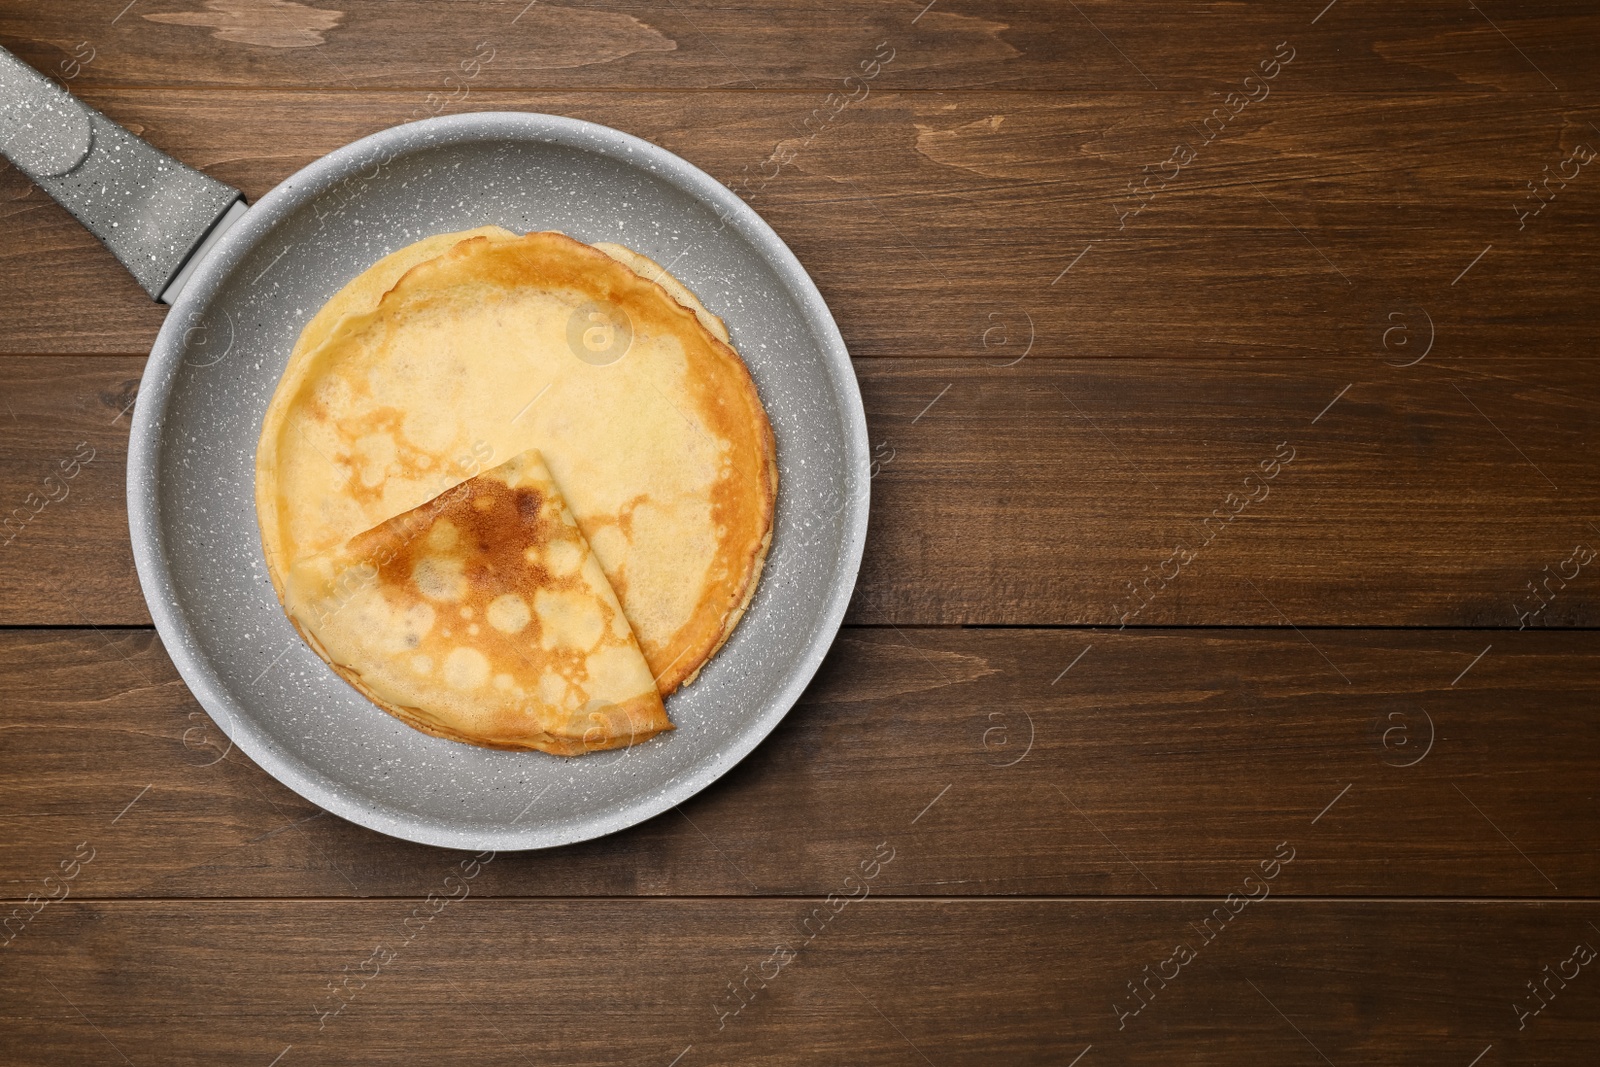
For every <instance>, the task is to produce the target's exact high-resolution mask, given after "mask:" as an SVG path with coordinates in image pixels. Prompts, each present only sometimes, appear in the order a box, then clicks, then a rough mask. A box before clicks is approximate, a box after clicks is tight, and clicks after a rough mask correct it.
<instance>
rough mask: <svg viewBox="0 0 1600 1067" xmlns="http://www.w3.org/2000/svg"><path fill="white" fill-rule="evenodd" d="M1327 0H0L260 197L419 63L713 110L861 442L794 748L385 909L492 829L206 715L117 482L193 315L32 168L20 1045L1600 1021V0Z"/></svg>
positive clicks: (1181, 1030)
mask: <svg viewBox="0 0 1600 1067" xmlns="http://www.w3.org/2000/svg"><path fill="white" fill-rule="evenodd" d="M1325 3H1326V0H1295V2H1292V3H1265V2H1260V3H1225V2H1221V0H1197V2H1193V3H1187V4H1178V3H1172V2H1168V3H1157V2H1154V0H1122V2H1116V3H1113V2H1110V0H1077V2H1072V0H1065V2H1045V0H1003V2H997V3H978V2H976V0H973V2H966V0H936V2H935V3H931V4H930V3H927V2H926V0H840V2H837V3H834V4H830V5H827V6H826V7H824V6H823V5H819V4H783V3H776V2H770V0H769V2H747V3H740V4H712V3H708V2H706V0H667V2H666V3H649V4H646V3H607V2H595V3H591V4H585V5H579V4H576V3H566V4H562V3H532V4H526V5H525V4H524V2H523V0H515V2H512V0H506V2H499V3H496V2H487V0H485V2H472V0H458V2H453V3H442V2H441V3H423V2H420V0H388V2H379V0H309V2H289V0H204V2H202V0H134V2H133V3H127V0H93V2H88V0H85V2H80V3H73V4H62V3H46V2H43V0H0V44H3V45H4V46H5V47H7V48H10V49H12V50H13V51H15V52H17V53H18V54H19V55H21V56H22V57H23V58H25V59H26V60H27V61H29V62H30V63H32V64H33V65H34V66H35V67H37V68H38V69H40V70H43V71H46V72H49V73H51V74H54V75H55V76H57V77H59V78H61V79H62V80H63V81H65V82H66V83H67V84H68V86H69V87H70V88H71V89H72V91H73V92H75V93H77V94H79V95H80V96H81V97H83V99H85V100H86V101H87V102H89V103H90V104H92V105H94V106H95V107H98V108H100V109H101V110H103V111H104V112H105V113H106V114H107V115H109V116H110V117H111V118H113V119H114V120H116V121H118V122H120V123H123V124H125V125H127V126H128V127H129V128H130V129H132V130H134V131H135V132H137V133H140V134H142V135H143V136H144V137H146V138H148V139H149V140H151V141H153V142H154V143H155V144H156V145H158V146H160V147H161V148H163V149H165V150H167V151H169V152H171V153H173V154H174V155H176V156H178V157H180V158H182V159H184V160H186V161H188V162H190V163H192V164H195V165H197V166H199V167H202V168H204V169H205V170H206V171H208V172H209V173H211V174H213V175H215V176H216V177H218V178H220V179H222V180H223V181H226V182H229V183H231V184H234V185H236V186H238V187H240V188H241V189H243V190H244V191H245V193H246V194H247V195H248V196H249V197H251V198H252V199H254V198H257V197H260V196H261V195H262V194H264V193H265V192H266V191H267V190H269V189H271V188H272V187H273V186H274V185H275V184H276V183H278V182H279V181H281V180H282V179H283V178H285V177H286V176H287V175H289V174H291V173H292V172H293V171H295V170H296V169H298V168H299V167H301V166H303V165H305V164H307V163H309V162H311V161H312V160H313V159H315V158H317V157H318V156H320V155H322V154H323V153H325V152H328V151H329V150H331V149H333V148H335V147H337V146H339V145H342V144H345V143H346V142H348V141H351V140H353V139H355V138H357V137H361V136H363V135H365V134H368V133H371V132H374V131H376V130H380V129H383V128H384V127H387V126H390V125H392V124H394V123H397V122H401V121H405V120H407V119H408V118H411V117H415V116H416V115H419V114H428V113H431V112H434V111H439V112H444V111H466V110H475V109H495V110H501V109H507V110H517V109H523V110H534V111H545V112H554V113H558V114H565V115H573V116H578V117H581V118H585V119H590V120H594V121H597V122H602V123H606V124H608V125H611V126H615V127H618V128H620V129H623V130H626V131H628V132H630V133H634V134H637V135H639V136H641V137H645V138H648V139H649V140H651V141H654V142H656V143H657V144H660V145H663V146H665V147H666V148H668V149H671V150H672V151H674V152H677V153H679V154H681V155H682V156H684V157H685V158H687V159H689V160H690V161H692V162H694V163H695V164H697V165H699V166H700V167H702V168H704V169H705V170H707V171H708V172H710V173H711V174H713V175H714V176H716V177H717V178H719V179H721V180H724V181H726V182H728V183H729V184H731V185H733V186H734V187H735V188H736V189H738V190H739V191H740V192H741V193H742V194H743V195H744V196H746V197H747V198H748V199H749V201H750V203H751V204H752V205H753V206H754V207H756V209H757V210H759V211H760V212H761V213H762V214H763V215H764V216H765V217H766V218H767V219H768V220H769V221H770V222H771V223H772V225H773V226H774V227H775V228H776V229H777V231H778V232H779V233H780V234H781V235H782V236H783V237H784V239H785V240H786V241H788V242H789V244H790V245H791V246H792V247H793V249H794V250H795V252H796V253H797V254H798V255H799V257H800V259H801V260H802V262H804V263H805V265H806V266H807V268H808V269H809V270H810V271H811V272H812V274H813V276H814V277H815V278H816V280H817V283H818V285H819V286H820V287H821V289H822V291H823V293H824V295H825V296H826V298H827V300H828V302H829V304H830V306H831V307H832V308H833V310H834V313H835V314H836V316H837V317H838V320H839V324H840V327H841V328H842V330H843V331H844V335H845V338H846V340H847V341H848V343H849V345H850V349H851V352H852V354H853V355H854V357H855V365H856V371H857V374H858V376H859V377H860V381H861V388H862V392H863V393H864V395H865V399H866V407H867V418H868V424H869V429H870V434H871V441H872V447H873V449H874V455H875V458H876V460H877V462H876V465H875V467H876V470H877V474H876V477H875V481H874V483H873V498H874V499H873V514H872V529H871V533H870V535H869V538H868V544H867V552H866V560H865V563H864V565H863V569H862V573H861V580H860V584H859V587H858V589H857V593H856V597H855V601H854V604H853V607H852V609H851V613H850V616H849V619H848V625H847V626H846V628H845V630H844V632H843V633H842V634H841V636H840V638H839V640H838V643H837V645H836V647H835V648H834V650H833V652H832V654H831V655H830V656H829V658H828V661H827V663H826V664H825V666H824V667H823V669H822V672H821V674H820V675H819V676H818V678H817V680H816V682H815V684H813V685H812V686H811V688H810V690H809V692H808V694H807V695H806V697H805V698H804V699H803V700H802V702H801V704H800V705H799V706H798V707H797V708H796V709H795V710H794V711H793V712H792V713H791V714H790V715H789V717H788V719H787V720H786V721H785V722H784V724H783V725H782V726H781V727H780V728H779V729H778V731H777V732H776V733H775V734H774V735H773V736H772V737H771V738H770V739H769V740H768V741H767V742H766V743H765V744H763V745H762V746H761V747H760V749H759V750H758V751H757V752H756V753H755V754H754V755H752V756H751V757H750V758H749V759H747V760H746V761H745V762H744V763H743V764H742V765H741V766H740V767H739V768H737V769H736V770H735V771H734V772H732V773H731V774H729V775H728V776H727V777H726V778H725V779H723V780H722V781H721V782H719V783H718V784H716V785H715V786H713V787H712V788H710V789H708V790H706V791H705V792H704V793H703V794H701V795H700V796H698V797H696V798H695V799H694V800H693V801H692V802H690V803H687V804H685V805H684V806H683V807H682V808H681V809H680V810H676V811H674V812H672V813H669V814H666V815H663V816H661V817H659V818H657V819H655V820H653V821H651V822H649V823H647V824H646V825H643V826H640V827H637V828H636V829H633V830H631V831H628V832H626V833H621V834H617V835H615V836H612V837H609V838H606V839H604V840H600V841H595V842H591V843H589V844H586V845H582V846H578V847H573V848H567V849H562V850H559V851H555V852H547V853H538V854H526V855H511V854H507V855H499V856H496V857H494V858H493V859H492V861H491V862H489V863H487V864H485V865H482V866H480V867H479V868H478V870H477V874H476V877H475V878H474V879H473V880H472V881H471V883H470V888H471V892H470V897H468V898H466V899H462V900H454V901H451V902H450V903H449V904H448V905H447V906H446V907H445V908H444V910H441V911H439V912H438V914H437V916H436V918H435V919H433V920H432V921H431V922H429V923H426V924H423V925H420V926H419V925H417V924H416V922H415V920H413V921H412V923H411V924H409V925H408V918H410V917H411V916H413V915H414V914H420V913H431V908H432V907H433V905H429V904H428V903H426V902H427V901H428V900H429V894H435V896H434V897H433V898H432V899H434V900H435V901H437V900H438V899H439V897H438V894H441V893H445V892H446V890H445V889H444V888H443V886H444V885H445V882H444V879H445V878H446V877H447V876H450V875H451V874H453V873H457V872H459V871H461V870H462V869H463V864H464V863H465V864H471V863H472V860H471V858H470V857H467V856H464V855H460V854H455V853H449V852H444V851H440V850H436V849H432V848H427V847H423V846H418V845H411V844H406V843H403V842H400V841H394V840H390V839H388V838H385V837H381V836H379V835H377V834H374V833H370V832H368V831H366V830H363V829H360V828H358V827H355V826H353V825H349V824H347V823H344V822H342V821H340V820H339V819H337V818H334V817H332V816H329V815H326V814H325V813H324V812H322V811H321V810H319V809H317V808H315V807H313V806H312V805H310V804H308V803H307V802H305V801H303V800H301V799H300V798H299V797H298V796H296V795H295V794H293V793H291V792H290V791H288V790H287V789H285V788H284V787H282V786H280V785H279V784H278V783H277V782H276V781H274V780H273V779H272V778H270V777H268V776H267V775H266V774H265V773H263V772H262V771H260V770H259V769H258V768H256V767H255V766H254V765H253V764H252V763H251V762H250V761H249V760H248V759H246V758H245V757H243V756H242V755H241V754H240V753H238V752H237V751H228V750H227V748H226V745H225V743H224V741H223V740H222V739H221V737H220V734H219V733H218V732H217V731H216V729H215V727H214V726H212V725H211V724H210V722H209V720H208V719H207V718H206V716H205V715H204V713H202V712H201V711H200V710H199V707H198V705H197V704H196V703H195V701H194V699H193V698H192V697H191V696H190V694H189V693H188V691H187V690H186V689H185V687H184V685H183V684H182V682H181V681H180V680H179V679H178V677H177V675H176V673H175V671H174V670H173V667H172V665H171V663H170V662H169V661H168V659H167V656H166V654H165V653H164V651H163V649H162V646H161V643H160V642H159V641H158V640H157V638H156V636H155V634H154V632H153V631H152V629H151V628H150V618H149V615H148V614H147V613H146V609H145V605H144V603H143V601H142V599H141V597H140V594H139V590H138V586H137V583H136V580H135V576H134V572H133V567H132V563H131V556H130V550H129V544H128V535H127V524H126V517H125V508H124V503H123V489H124V474H123V471H124V462H125V457H126V444H127V432H128V423H129V419H128V415H129V409H130V406H131V404H132V403H133V401H134V398H135V396H136V393H137V387H138V381H139V373H140V368H141V365H142V362H143V354H144V353H145V352H146V351H147V350H148V347H149V345H150V343H151V340H152V338H153V337H154V334H155V331H156V328H157V326H158V325H159V324H160V322H161V318H162V309H161V308H160V307H158V306H156V305H154V304H152V303H151V302H150V301H149V300H148V299H146V298H145V297H144V296H143V295H142V294H141V293H140V291H139V290H138V289H137V288H136V287H135V285H134V283H133V281H132V280H131V279H130V278H129V277H127V276H126V275H124V274H123V273H122V272H121V271H120V268H119V267H118V266H117V265H116V264H115V263H114V262H113V261H112V260H111V259H110V257H109V256H108V255H106V254H105V253H104V251H103V250H102V249H101V248H100V247H99V246H98V245H97V244H96V243H95V242H94V240H93V239H92V238H90V237H89V236H88V235H87V234H86V233H84V232H82V231H81V230H79V229H78V228H77V227H76V226H75V224H73V223H72V221H71V220H70V219H69V218H68V216H67V215H66V214H65V212H63V211H61V210H60V209H58V208H57V207H55V206H54V205H53V204H51V203H49V202H48V201H47V200H46V199H45V198H44V197H43V195H42V194H41V193H39V192H38V191H37V190H35V189H32V188H30V187H29V185H28V184H27V183H26V182H25V181H24V180H22V179H21V178H20V177H19V176H18V174H17V172H16V171H15V170H14V169H9V168H8V169H6V170H5V171H4V172H0V352H3V355H0V397H3V403H4V410H3V411H0V505H3V506H4V507H5V508H7V509H10V508H13V507H24V506H25V505H24V502H25V500H27V499H28V494H30V493H44V492H45V489H44V482H43V479H44V478H45V476H46V475H47V474H49V473H50V472H52V471H53V470H56V469H57V468H58V466H59V465H60V463H61V462H62V461H63V460H67V461H68V463H69V465H70V466H76V467H77V468H78V474H77V475H76V477H75V478H73V479H72V480H71V481H70V484H69V488H70V493H69V495H68V496H67V497H66V498H65V499H61V500H58V501H56V502H53V503H50V504H49V505H48V506H47V507H46V508H45V509H44V510H43V511H41V512H39V513H38V514H37V515H35V516H33V518H32V520H31V522H29V523H28V524H27V525H26V526H25V528H22V529H20V532H16V533H15V536H10V533H9V532H8V534H7V536H8V537H9V538H10V539H9V540H8V542H7V543H6V544H5V545H4V547H3V548H0V623H3V624H4V626H5V629H4V630H3V631H0V739H3V740H0V820H3V822H0V825H3V826H4V836H3V846H4V847H3V848H0V880H3V884H4V895H5V897H7V898H9V902H8V903H7V904H6V907H8V908H17V909H20V910H19V911H13V912H12V914H13V915H23V916H24V918H25V921H22V920H13V923H12V928H11V930H10V932H9V933H8V934H7V935H6V936H7V937H9V943H8V944H7V945H6V947H4V949H0V1017H3V1018H0V1060H3V1061H4V1062H5V1063H8V1064H33V1063H39V1064H63V1063H72V1064H76V1063H123V1062H128V1063H137V1064H155V1063H161V1064H173V1063H194V1064H217V1063H238V1064H259V1065H261V1067H267V1065H269V1064H276V1065H278V1067H300V1065H302V1064H312V1063H325V1064H357V1063H360V1064H367V1063H371V1064H378V1063H383V1064H389V1063H400V1062H405V1063H445V1062H452V1061H456V1060H459V1061H460V1062H468V1063H472V1064H475V1065H490V1064H580V1063H581V1064H642V1065H659V1067H667V1065H669V1064H677V1065H678V1067H701V1065H704V1064H764V1065H765V1064H791V1063H793V1064H800V1063H804V1064H867V1063H871V1064H880V1063H881V1064H924V1063H926V1064H937V1065H939V1067H945V1065H954V1064H985V1065H987V1064H1000V1063H1004V1064H1050V1065H1058V1067H1068V1065H1072V1064H1078V1065H1081V1067H1097V1065H1101V1064H1111V1063H1141V1064H1145V1063H1148V1064H1174V1063H1181V1064H1202V1063H1203V1064H1238V1063H1282V1064H1306V1065H1313V1064H1319V1063H1327V1064H1336V1065H1338V1067H1346V1065H1348V1064H1356V1063H1361V1064H1380V1063H1392V1064H1419V1063H1429V1064H1444V1065H1454V1067H1471V1065H1473V1064H1478V1065H1481V1067H1498V1065H1500V1064H1510V1063H1540V1064H1551V1063H1573V1064H1577V1063H1593V1062H1595V1048H1596V1044H1597V1041H1600V1022H1597V1018H1600V962H1594V961H1593V960H1592V959H1591V957H1592V956H1593V953H1594V949H1595V948H1600V850H1597V847H1596V840H1597V834H1600V806H1597V788H1600V786H1597V774H1596V764H1597V759H1600V672H1597V666H1600V657H1597V652H1600V642H1597V639H1596V635H1595V633H1594V627H1596V625H1600V561H1597V560H1596V559H1595V554H1596V549H1600V469H1597V458H1600V457H1597V449H1600V438H1597V434H1600V403H1597V402H1600V370H1597V367H1596V362H1595V334H1596V329H1597V322H1600V304H1597V293H1600V287H1597V285H1596V279H1597V277H1600V247H1597V244H1596V238H1597V236H1600V173H1596V172H1595V169H1594V168H1588V169H1586V164H1587V159H1588V157H1591V156H1592V155H1593V151H1592V150H1593V149H1594V148H1596V147H1600V128H1597V124H1600V98H1597V91H1600V74H1597V73H1596V70H1597V68H1596V66H1595V64H1594V62H1593V60H1594V56H1595V55H1596V48H1597V45H1600V13H1597V12H1596V9H1595V6H1594V4H1593V3H1591V2H1587V0H1541V2H1538V3H1525V4H1518V3H1514V2H1513V0H1481V2H1480V0H1417V2H1413V3H1390V4H1379V3H1371V2H1366V0H1334V2H1333V3H1326V6H1324V4H1325ZM474 57H477V58H476V60H474ZM486 57H487V58H486ZM1230 94H1231V95H1230ZM74 457H75V458H74ZM32 510H33V509H32V507H31V506H28V507H26V513H27V514H32ZM67 872H71V881H70V883H67V882H64V881H62V879H63V878H65V877H67ZM46 879H50V881H48V882H47V881H46ZM63 885H66V886H68V888H69V890H70V895H69V896H68V897H67V898H66V899H63V900H57V901H53V902H50V903H48V904H43V903H41V901H42V900H44V899H45V898H48V897H49V896H51V895H52V894H55V893H57V892H58V890H60V888H61V887H62V886H63ZM30 895H32V897H31V899H30ZM375 947H378V948H377V950H376V951H375ZM336 1009H337V1010H336Z"/></svg>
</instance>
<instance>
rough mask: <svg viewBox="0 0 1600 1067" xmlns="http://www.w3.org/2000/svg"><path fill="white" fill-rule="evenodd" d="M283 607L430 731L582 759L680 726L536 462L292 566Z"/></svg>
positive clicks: (346, 669)
mask: <svg viewBox="0 0 1600 1067" xmlns="http://www.w3.org/2000/svg"><path fill="white" fill-rule="evenodd" d="M284 594H285V595H284V605H285V607H286V608H287V609H288V612H289V616H290V618H292V619H293V620H294V621H295V624H296V625H297V626H298V627H299V629H300V632H301V633H302V634H303V635H304V636H305V638H306V640H307V641H308V642H309V643H310V644H311V646H312V648H314V649H316V650H317V652H318V654H319V655H321V656H322V657H323V658H324V659H326V660H327V661H328V662H329V663H331V664H332V665H333V666H334V669H335V670H337V671H338V672H339V673H340V674H341V675H343V676H344V678H345V679H346V680H347V681H349V682H350V684H351V685H353V686H355V687H356V688H357V689H358V690H360V691H361V693H362V694H363V695H365V696H366V697H368V698H369V699H371V700H372V701H373V702H374V703H376V704H378V705H379V706H380V707H382V708H384V709H385V710H386V711H389V712H391V713H392V714H394V715H396V716H397V717H399V718H400V719H402V720H404V721H405V722H407V723H409V724H411V725H412V726H415V727H416V728H418V729H419V730H425V731H427V732H428V733H431V734H437V735H439V736H441V737H449V738H453V739H455V740H458V741H470V742H472V743H474V744H479V745H489V746H493V747H497V748H535V749H542V750H543V751H546V752H553V753H556V754H557V755H563V756H571V755H577V754H579V753H582V752H588V751H593V750H596V749H607V748H618V747H622V746H626V745H630V744H635V743H637V742H640V741H644V740H646V739H648V738H650V737H653V736H655V735H656V734H657V733H659V732H661V731H662V730H669V729H671V728H672V727H671V724H670V723H668V721H667V715H666V711H665V709H664V708H663V707H662V704H661V696H660V694H659V693H658V692H657V691H656V686H655V680H654V677H653V676H652V674H651V671H650V668H649V667H648V666H647V665H646V664H645V661H644V656H643V655H642V654H641V653H640V651H639V646H638V644H637V642H635V641H634V637H633V630H632V628H631V627H629V625H628V621H627V619H626V618H625V617H624V615H623V613H622V607H621V605H620V604H618V603H617V598H616V596H615V595H614V594H613V592H612V590H611V585H610V583H608V582H607V581H606V577H605V575H604V574H603V573H602V572H601V570H600V564H599V562H598V561H597V560H596V559H595V557H594V554H593V553H592V552H590V551H589V545H588V542H586V541H585V540H584V539H583V534H582V533H581V532H580V531H579V529H578V525H577V521H576V520H575V519H574V518H573V517H572V513H571V512H570V511H569V510H568V509H567V507H566V505H565V504H564V503H563V501H562V499H561V494H560V492H559V490H558V489H557V487H556V485H555V482H554V481H553V480H552V479H551V477H550V472H549V471H548V470H546V469H545V465H544V463H543V462H542V461H541V460H540V458H539V454H538V452H536V451H532V450H529V451H527V452H524V453H522V454H521V455H519V456H517V457H515V458H513V459H512V460H510V461H509V462H507V463H503V464H501V465H500V466H498V467H495V468H494V469H492V470H489V471H486V472H484V473H482V474H479V475H477V476H476V477H473V478H470V479H468V480H467V481H465V482H462V483H460V484H458V485H456V486H455V487H453V488H451V489H448V490H446V491H445V492H444V493H443V494H441V495H440V496H438V497H436V498H434V499H433V500H430V501H428V502H426V503H424V504H423V505H421V506H420V507H417V508H414V509H412V510H411V511H408V512H405V513H403V514H401V515H397V516H395V517H394V518H392V519H389V520H387V521H385V522H383V523H381V524H380V525H378V526H377V527H375V528H373V529H371V530H368V531H366V532H364V533H361V534H357V535H356V536H355V537H352V538H351V539H350V540H348V541H346V542H345V543H344V544H342V545H339V546H338V547H336V548H333V549H330V550H328V551H326V552H321V553H318V554H316V555H313V556H308V557H306V558H305V559H302V560H300V561H298V562H296V563H295V564H294V565H293V566H292V567H291V568H290V569H289V573H288V575H287V577H286V580H285V582H284Z"/></svg>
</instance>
